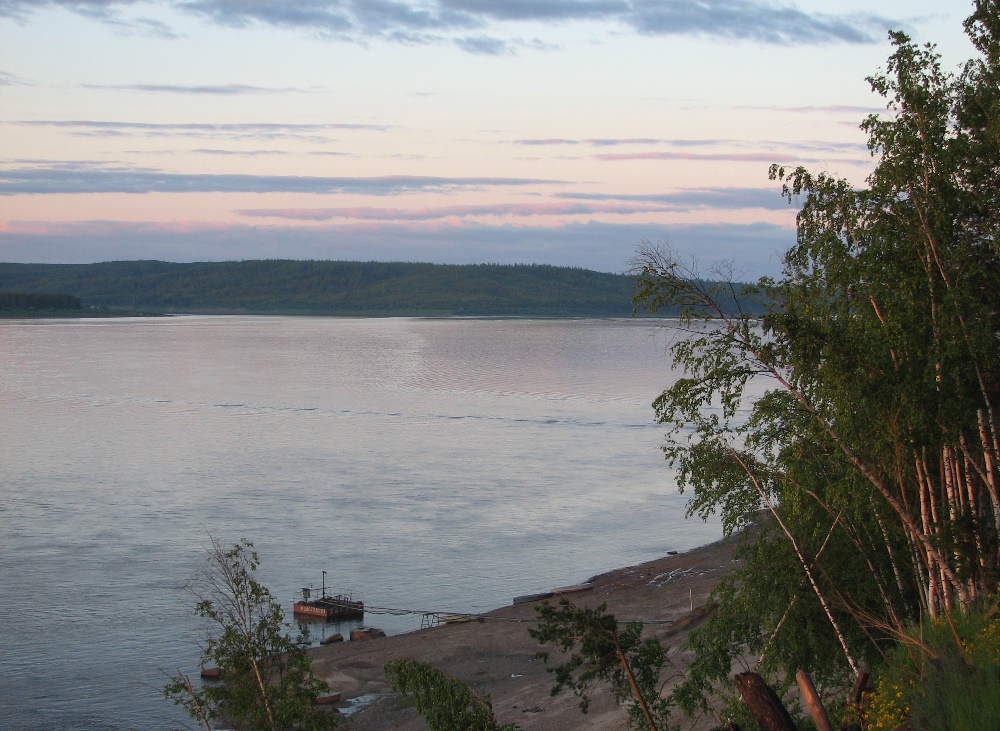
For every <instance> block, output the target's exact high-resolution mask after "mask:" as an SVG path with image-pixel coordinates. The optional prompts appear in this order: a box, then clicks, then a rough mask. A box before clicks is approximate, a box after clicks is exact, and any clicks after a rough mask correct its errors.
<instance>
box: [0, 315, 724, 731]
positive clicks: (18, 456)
mask: <svg viewBox="0 0 1000 731" xmlns="http://www.w3.org/2000/svg"><path fill="white" fill-rule="evenodd" d="M675 337H676V333H674V331H672V330H671V329H670V326H669V324H664V323H662V322H661V323H659V324H654V323H653V322H651V321H648V320H462V319H410V318H398V319H339V318H286V317H173V318H151V319H122V320H21V321H12V320H6V321H0V373H2V376H0V599H2V600H0V728H2V729H11V730H20V729H39V730H42V729H44V730H45V731H52V730H54V729H73V730H74V731H89V730H94V731H97V730H101V731H112V730H116V729H168V728H179V727H181V725H182V723H181V722H182V721H184V720H186V719H185V718H184V717H183V716H182V715H181V714H180V713H179V712H178V711H177V710H176V709H174V708H173V706H172V705H171V704H170V703H169V702H167V701H165V700H164V699H163V698H162V692H161V688H162V686H163V684H164V682H165V680H166V676H165V673H173V672H176V670H177V669H178V668H180V669H183V670H184V671H186V672H189V673H194V674H197V666H198V657H199V651H198V647H197V641H198V639H199V637H202V636H204V632H205V626H204V625H203V624H202V620H199V619H197V618H196V617H195V616H194V615H193V612H192V609H193V604H194V599H193V597H192V595H191V594H190V593H189V591H188V590H187V589H186V588H185V583H186V582H187V581H188V580H189V579H190V578H191V577H193V576H195V575H196V574H197V573H198V571H199V568H200V567H201V566H202V565H203V561H204V555H205V549H206V547H207V546H208V545H209V543H210V536H212V537H215V538H216V539H218V540H220V541H222V542H223V543H232V542H234V541H236V540H239V539H240V538H242V537H245V538H247V539H249V540H251V541H252V542H253V543H254V544H255V546H256V548H257V549H258V551H259V553H260V556H261V561H262V566H261V569H260V571H259V572H258V573H259V577H260V578H261V580H262V581H263V583H265V584H266V585H268V586H269V587H270V589H271V590H272V592H273V593H274V594H275V595H276V596H277V597H278V598H279V599H280V600H281V601H282V603H283V604H285V606H290V604H291V602H292V601H293V600H294V597H295V592H296V591H297V590H298V589H299V588H300V587H303V586H307V585H310V584H313V585H314V586H316V587H317V588H318V587H319V586H320V583H321V581H322V572H323V571H326V572H328V573H327V577H326V580H327V584H328V585H333V586H335V587H343V588H346V589H349V590H351V591H353V592H354V593H355V594H356V595H363V597H364V600H365V602H366V604H368V605H369V606H370V607H382V608H391V609H406V610H412V611H413V612H414V613H408V614H395V613H378V612H379V611H380V610H376V611H373V612H370V613H369V614H368V615H367V616H366V619H365V621H366V623H367V624H372V625H375V626H380V627H382V628H384V629H385V630H386V631H388V632H390V633H397V632H403V631H409V630H412V629H416V628H419V627H420V624H421V619H422V617H421V612H434V611H455V612H476V611H482V610H487V609H491V608H494V607H497V606H500V605H504V604H508V603H509V602H510V601H511V598H512V597H514V596H516V595H519V594H527V593H532V592H537V591H544V590H546V589H550V588H552V587H555V586H559V585H564V584H570V583H576V582H579V581H583V580H585V579H587V578H589V577H590V576H592V575H594V574H597V573H599V572H602V571H605V570H608V569H611V568H615V567H618V566H627V565H630V564H634V563H637V562H640V561H643V560H647V559H651V558H654V557H658V556H660V555H663V554H664V553H665V552H666V551H668V550H685V549H689V548H692V547H695V546H697V545H701V544H704V543H707V542H709V541H712V540H714V539H716V538H718V537H719V536H720V534H721V531H720V528H719V526H718V524H714V523H712V524H705V523H703V522H701V521H700V520H697V519H692V520H685V519H684V506H685V502H686V497H685V496H682V495H679V494H678V493H677V489H676V487H675V484H674V476H673V474H672V473H671V471H670V469H669V468H668V467H667V465H666V463H665V462H664V460H663V458H662V454H661V452H660V450H659V446H660V443H661V441H662V437H663V432H664V428H663V427H662V426H660V425H657V424H655V423H654V421H653V410H652V408H651V406H650V403H651V402H652V400H653V399H654V398H655V397H656V396H657V395H658V394H659V393H660V392H661V391H662V390H663V389H664V388H665V387H666V386H668V385H670V383H671V382H672V381H673V380H674V379H675V378H676V375H675V374H674V373H672V372H671V370H670V368H669V358H668V355H667V350H668V348H669V346H670V344H671V342H672V341H673V339H674V338H675ZM330 631H332V628H331V629H327V628H323V627H319V628H314V632H315V633H316V634H317V636H322V635H323V634H324V633H326V632H330Z"/></svg>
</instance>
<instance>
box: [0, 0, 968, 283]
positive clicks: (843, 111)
mask: <svg viewBox="0 0 1000 731" xmlns="http://www.w3.org/2000/svg"><path fill="white" fill-rule="evenodd" d="M971 9H972V3H971V0H969V1H968V2H967V1H966V0H882V1H881V2H879V3H872V2H870V0H867V1H866V0H790V1H787V2H786V1H783V0H774V1H771V0H294V1H293V0H287V1H285V0H161V1H159V2H144V1H141V0H137V1H132V0H0V261H7V262H53V263H89V262H100V261H112V260H123V259H159V260H165V261H178V262H184V261H232V260H242V259H261V258H289V259H345V260H361V261H370V260H376V261H422V262H434V263H450V264H467V263H503V264H510V263H536V264H554V265H559V266H573V267H584V268H587V269H594V270H598V271H607V272H625V271H628V270H629V268H630V266H631V261H632V259H633V257H634V256H635V252H636V249H637V247H638V246H639V245H640V244H641V243H642V242H649V243H651V244H656V245H659V244H666V245H669V246H672V247H673V248H674V249H675V250H676V251H677V252H678V253H680V254H681V256H682V257H684V258H686V259H690V260H691V261H692V263H693V264H694V266H696V267H697V268H698V269H699V270H701V271H705V272H708V271H711V270H712V269H713V268H714V267H716V266H719V265H730V266H731V267H732V268H733V270H734V271H735V272H736V274H737V275H739V276H741V277H745V278H756V277H758V276H760V275H763V274H774V273H777V272H778V271H779V270H780V256H781V254H782V252H783V251H784V250H785V249H787V248H788V247H789V246H790V245H791V244H792V243H794V238H795V208H794V206H791V205H789V203H788V202H787V201H785V200H783V199H782V197H781V195H780V185H779V184H778V183H775V182H773V181H770V180H769V179H768V168H769V166H770V164H772V163H778V164H781V165H785V166H791V167H794V166H796V165H804V166H806V167H807V168H809V169H811V170H813V171H814V172H820V171H824V172H827V173H830V174H833V175H836V176H838V177H844V178H847V179H849V180H851V181H852V182H853V183H855V184H858V185H861V184H863V182H864V179H865V176H866V175H867V174H868V173H869V172H870V171H871V169H872V158H871V155H870V153H869V151H868V149H867V146H866V144H865V142H866V138H865V136H864V134H863V133H862V132H861V130H860V129H859V124H860V123H861V121H862V120H863V119H864V118H865V117H866V116H867V115H869V114H873V113H882V112H884V111H885V103H884V101H883V100H882V99H881V98H879V97H877V96H876V95H874V94H872V92H871V90H870V87H869V85H868V83H867V82H866V80H865V78H866V77H867V76H870V75H871V74H873V73H877V72H878V71H879V70H880V69H883V68H884V67H885V63H886V59H887V57H888V55H889V54H890V53H891V46H890V44H889V42H888V39H887V31H888V30H889V29H898V30H904V31H906V32H907V33H909V34H910V35H911V36H912V37H913V38H914V39H915V40H917V41H919V42H921V43H923V42H933V43H936V44H937V50H938V52H939V53H940V54H941V56H942V64H943V66H944V68H945V69H946V70H957V69H958V67H959V65H960V64H961V62H962V61H964V60H965V59H967V58H969V57H971V56H972V54H973V49H972V47H971V45H970V44H969V43H968V41H967V40H966V38H965V36H964V35H963V32H962V27H961V23H962V20H963V19H964V18H965V17H966V16H967V15H968V14H969V13H970V12H971Z"/></svg>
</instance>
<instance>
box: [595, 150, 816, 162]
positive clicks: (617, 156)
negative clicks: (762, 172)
mask: <svg viewBox="0 0 1000 731" xmlns="http://www.w3.org/2000/svg"><path fill="white" fill-rule="evenodd" d="M594 157H595V158H597V159H598V160H712V161H721V162H763V163H771V162H798V161H801V160H802V158H800V157H795V156H794V155H782V154H777V153H773V152H750V153H732V152H724V153H711V154H708V153H695V152H634V153H614V152H612V153H605V154H603V155H594Z"/></svg>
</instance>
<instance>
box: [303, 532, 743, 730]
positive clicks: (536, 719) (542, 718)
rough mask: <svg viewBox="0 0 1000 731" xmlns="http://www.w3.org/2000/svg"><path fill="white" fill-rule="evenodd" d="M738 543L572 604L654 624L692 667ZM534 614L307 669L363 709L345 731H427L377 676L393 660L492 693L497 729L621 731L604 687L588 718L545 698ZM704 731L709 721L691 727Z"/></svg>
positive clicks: (627, 575)
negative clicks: (603, 607) (695, 637)
mask: <svg viewBox="0 0 1000 731" xmlns="http://www.w3.org/2000/svg"><path fill="white" fill-rule="evenodd" d="M738 540H739V538H738V537H732V538H729V539H726V540H722V541H718V542H716V543H711V544H709V545H707V546H703V547H701V548H698V549H695V550H692V551H688V552H686V553H682V554H676V555H670V556H666V557H664V558H661V559H657V560H655V561H650V562H648V563H644V564H640V565H637V566H629V567H626V568H622V569H617V570H615V571H610V572H608V573H606V574H602V575H600V576H596V577H594V579H593V580H592V581H591V582H589V583H591V584H592V585H593V588H592V589H589V590H587V591H583V592H579V593H573V594H572V595H571V596H570V598H571V599H572V601H573V602H574V603H575V604H577V605H578V606H597V605H599V604H601V603H606V604H607V605H608V611H609V612H612V613H613V614H615V615H616V616H617V617H618V618H619V619H620V620H623V621H630V620H644V621H649V622H656V624H651V625H650V626H648V627H647V629H646V632H647V633H648V634H653V635H656V636H658V637H660V639H661V640H662V641H663V642H664V644H665V645H667V646H668V647H669V648H670V651H669V654H670V659H671V662H673V663H674V664H675V665H683V664H684V663H685V662H687V661H688V660H689V657H688V656H687V654H686V653H685V652H684V650H683V645H684V640H685V639H686V637H687V634H688V632H689V631H690V630H692V629H693V628H695V627H697V626H698V625H700V624H701V623H702V622H703V621H704V618H705V609H704V604H705V602H706V600H707V597H708V594H709V592H710V591H711V589H712V587H713V586H714V585H715V583H716V582H717V581H718V580H719V578H721V577H722V576H724V575H725V574H727V573H729V572H730V571H731V570H732V568H733V559H732V551H733V548H734V547H735V546H736V545H737V542H738ZM534 606H535V604H534V603H531V602H528V603H522V604H516V605H513V606H509V607H504V608H501V609H497V610H494V611H492V612H489V613H487V614H484V615H480V618H479V619H478V620H477V621H472V622H467V623H461V624H448V625H443V626H440V627H435V628H432V629H426V630H421V631H419V632H410V633H407V634H402V635H396V636H393V637H385V638H379V639H375V640H367V641H359V642H345V643H338V644H335V645H329V646H326V647H320V648H315V649H312V650H310V654H311V655H312V659H313V668H314V670H315V671H316V673H317V674H318V675H319V676H320V677H322V678H323V679H325V680H326V681H327V682H328V683H329V684H330V687H331V690H332V691H333V692H334V693H341V694H342V695H343V698H344V699H345V701H350V700H352V699H354V703H355V704H356V705H357V704H359V703H363V704H367V705H366V706H365V708H364V709H363V710H359V711H357V712H355V713H354V714H353V717H352V728H354V729H357V731H383V730H384V731H389V730H390V729H398V730H399V731H423V730H424V729H426V728H427V726H426V724H425V723H424V722H423V719H422V718H421V717H420V716H419V715H418V714H417V712H416V710H415V709H414V708H413V703H412V700H407V699H404V698H401V697H400V696H399V695H398V694H394V693H393V692H392V689H391V687H390V686H389V684H388V683H387V682H386V681H385V678H384V676H383V674H382V667H383V665H384V664H385V663H387V662H389V661H390V660H394V659H396V658H400V657H412V658H416V659H418V660H421V661H424V662H429V663H431V664H433V665H434V666H435V667H437V668H440V669H441V670H444V671H445V672H447V673H448V674H449V675H451V676H452V677H454V678H458V679H459V680H462V681H463V682H465V683H468V684H469V685H470V686H471V687H472V688H473V689H474V690H475V691H476V692H477V693H480V694H489V695H490V696H491V697H492V699H493V709H494V712H495V715H496V717H497V720H499V721H500V722H501V723H516V724H517V725H518V727H520V728H522V729H525V731H542V730H549V729H551V730H555V729H580V730H590V729H592V730H593V731H597V730H598V729H602V730H607V731H615V730H617V729H625V728H626V725H625V712H624V709H623V708H621V707H618V706H616V705H615V703H614V701H613V699H612V698H611V695H610V693H609V692H607V689H606V688H601V689H600V690H598V691H597V692H595V693H594V694H593V695H592V698H591V705H590V710H589V712H588V713H587V714H586V715H584V714H582V713H581V712H580V709H579V705H578V699H577V698H576V697H575V696H574V695H573V694H572V693H569V692H565V691H564V692H563V693H560V694H559V695H557V696H555V697H553V696H552V695H551V689H552V685H553V677H552V674H551V673H549V672H547V670H546V665H545V664H544V663H543V662H542V660H540V659H538V658H536V657H535V655H536V654H537V653H538V652H539V650H540V649H542V648H541V647H540V646H539V645H538V643H537V642H535V641H534V640H532V639H531V638H530V637H529V636H528V628H529V627H531V626H533V621H534V618H535V611H534ZM692 606H693V607H694V611H692ZM553 659H554V660H555V659H557V656H556V655H553ZM550 662H551V661H550ZM668 674H669V673H668ZM710 726H711V723H707V722H706V723H705V724H704V725H700V724H699V725H696V726H694V728H696V729H697V728H709V727H710Z"/></svg>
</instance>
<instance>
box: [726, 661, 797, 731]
mask: <svg viewBox="0 0 1000 731" xmlns="http://www.w3.org/2000/svg"><path fill="white" fill-rule="evenodd" d="M734 680H735V681H736V688H737V689H738V690H739V691H740V695H741V696H743V702H744V703H746V704H747V708H748V709H750V715H752V716H753V717H754V720H755V721H756V722H757V723H758V724H759V725H760V727H761V728H762V729H764V731H797V729H796V728H795V724H794V723H792V717H791V716H789V715H788V710H787V709H786V708H785V706H784V705H783V704H782V703H781V699H780V698H778V696H777V695H776V694H775V692H774V691H773V690H771V688H770V687H768V685H767V683H765V682H764V679H763V678H762V677H760V676H759V675H757V673H740V674H738V675H737V676H736V677H735V678H734Z"/></svg>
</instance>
